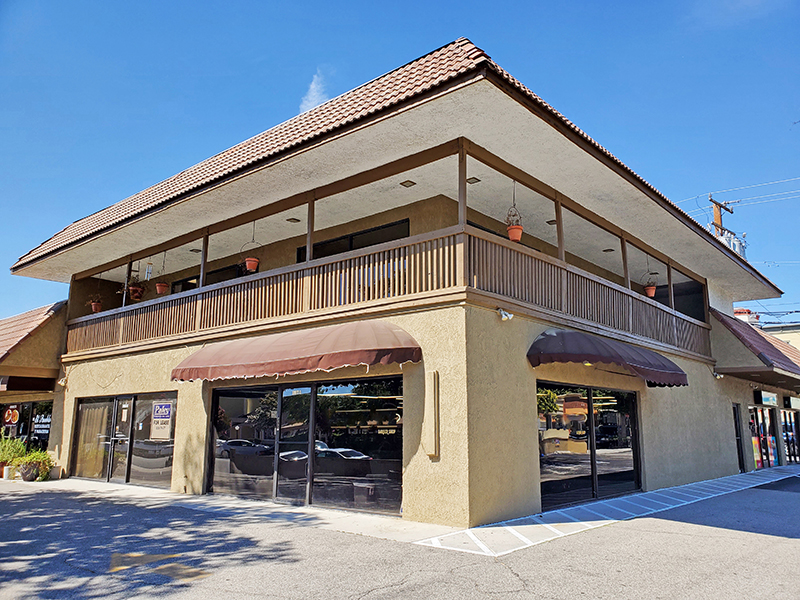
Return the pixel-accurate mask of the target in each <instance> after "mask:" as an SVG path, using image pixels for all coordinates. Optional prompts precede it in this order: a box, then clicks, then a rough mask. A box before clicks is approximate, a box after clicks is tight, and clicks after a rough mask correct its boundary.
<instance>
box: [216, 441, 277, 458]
mask: <svg viewBox="0 0 800 600" xmlns="http://www.w3.org/2000/svg"><path fill="white" fill-rule="evenodd" d="M271 450H272V449H271V448H270V447H269V446H265V445H264V444H254V443H253V442H251V441H250V440H244V439H233V440H217V452H216V454H217V457H218V458H230V457H231V456H234V455H236V454H257V455H259V456H264V455H267V454H270V452H271Z"/></svg>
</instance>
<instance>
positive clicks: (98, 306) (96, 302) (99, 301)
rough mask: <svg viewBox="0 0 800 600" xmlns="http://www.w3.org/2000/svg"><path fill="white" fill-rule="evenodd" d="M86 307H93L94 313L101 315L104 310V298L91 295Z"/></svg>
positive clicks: (98, 295)
mask: <svg viewBox="0 0 800 600" xmlns="http://www.w3.org/2000/svg"><path fill="white" fill-rule="evenodd" d="M86 306H91V307H92V312H93V313H99V312H100V311H102V310H103V297H102V296H101V295H100V294H89V299H88V300H87V301H86Z"/></svg>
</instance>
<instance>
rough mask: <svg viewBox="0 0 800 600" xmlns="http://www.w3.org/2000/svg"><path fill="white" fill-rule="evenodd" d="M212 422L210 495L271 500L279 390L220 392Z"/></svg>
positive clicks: (248, 389)
mask: <svg viewBox="0 0 800 600" xmlns="http://www.w3.org/2000/svg"><path fill="white" fill-rule="evenodd" d="M214 408H215V414H214V420H213V428H212V429H213V431H212V433H213V438H214V439H213V441H212V443H213V449H214V450H213V452H214V470H213V483H212V486H213V491H215V492H217V493H228V494H237V495H243V496H258V497H261V498H271V497H272V475H273V470H274V458H275V450H274V449H275V426H276V422H277V414H278V390H277V388H270V387H250V388H237V389H231V390H219V391H218V392H217V394H216V402H215V407H214Z"/></svg>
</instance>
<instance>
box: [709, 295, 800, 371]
mask: <svg viewBox="0 0 800 600" xmlns="http://www.w3.org/2000/svg"><path fill="white" fill-rule="evenodd" d="M711 314H713V315H714V316H715V317H716V318H717V320H718V321H719V322H720V323H722V324H723V325H724V326H725V327H727V328H728V329H729V330H730V332H731V333H732V334H733V335H735V336H736V337H737V338H738V339H739V341H741V342H742V344H744V346H745V347H746V348H747V349H748V350H750V352H752V353H753V354H755V355H756V357H758V359H759V360H760V361H761V362H763V363H764V364H765V365H767V366H768V367H777V368H779V369H782V370H784V371H789V372H790V373H794V374H795V375H800V349H798V348H795V347H794V346H792V345H791V344H789V343H788V342H784V341H783V340H781V339H778V338H776V337H775V336H773V335H770V334H768V333H766V332H764V331H762V330H761V329H758V328H757V327H753V326H752V325H750V324H749V323H745V322H744V321H742V320H740V319H737V318H736V317H730V316H728V315H725V314H722V313H721V312H719V311H718V310H716V309H714V308H712V309H711Z"/></svg>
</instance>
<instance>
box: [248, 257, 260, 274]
mask: <svg viewBox="0 0 800 600" xmlns="http://www.w3.org/2000/svg"><path fill="white" fill-rule="evenodd" d="M259 262H261V261H260V260H258V259H257V258H253V257H250V258H245V259H244V268H245V269H247V270H248V271H255V270H257V269H258V263H259Z"/></svg>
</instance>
